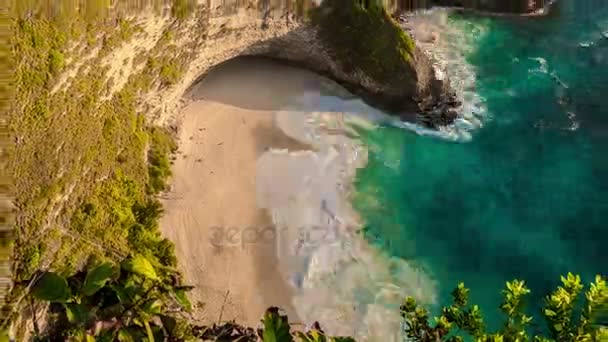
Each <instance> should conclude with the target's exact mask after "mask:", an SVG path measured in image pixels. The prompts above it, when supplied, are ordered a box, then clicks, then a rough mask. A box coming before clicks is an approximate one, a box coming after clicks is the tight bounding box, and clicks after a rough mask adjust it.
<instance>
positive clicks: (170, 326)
mask: <svg viewBox="0 0 608 342" xmlns="http://www.w3.org/2000/svg"><path fill="white" fill-rule="evenodd" d="M160 321H161V322H162V324H163V327H164V328H165V330H167V332H169V335H171V336H172V335H173V334H174V331H175V327H176V326H177V321H176V320H175V318H173V317H171V316H166V315H162V316H160Z"/></svg>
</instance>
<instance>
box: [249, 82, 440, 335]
mask: <svg viewBox="0 0 608 342" xmlns="http://www.w3.org/2000/svg"><path fill="white" fill-rule="evenodd" d="M388 120H391V119H389V117H388V116H387V115H385V114H383V113H382V112H380V111H378V110H376V109H374V108H371V107H369V106H367V105H365V104H364V103H363V102H362V101H361V100H358V99H344V98H339V97H333V96H321V95H320V94H319V93H316V92H308V93H306V94H304V95H303V96H301V97H299V99H298V101H296V102H295V103H294V104H292V105H291V106H289V107H288V108H285V109H284V110H281V111H278V112H277V113H276V117H275V123H276V126H277V127H278V128H279V129H280V130H282V131H283V132H284V133H285V134H286V135H288V136H290V137H292V138H294V139H296V140H299V141H301V142H303V143H305V144H308V145H310V146H311V150H310V151H306V152H289V151H286V150H273V149H270V150H268V151H266V152H265V153H264V154H263V155H261V156H260V158H259V160H258V163H257V179H256V184H257V196H258V205H259V206H260V207H262V208H265V209H267V210H268V211H269V212H270V213H271V216H272V220H273V223H274V224H275V226H276V229H277V232H278V234H277V239H276V244H277V245H276V251H277V256H278V259H279V264H280V269H281V271H282V273H283V274H284V277H285V280H286V281H287V282H289V283H290V284H291V286H292V287H293V290H294V297H293V304H294V307H295V309H296V312H297V314H298V316H299V319H300V320H301V321H302V322H303V323H306V324H311V323H313V322H314V321H319V322H321V323H322V327H323V328H324V329H325V330H326V331H327V332H328V333H330V334H334V335H349V336H354V337H356V338H357V340H360V341H386V342H391V341H401V340H402V339H403V336H402V332H401V328H400V327H401V318H400V316H399V304H400V303H401V300H402V299H403V298H404V297H405V296H407V295H411V296H414V297H416V298H417V299H418V300H419V301H420V302H421V303H423V304H428V305H431V304H434V303H435V301H436V299H435V298H436V284H435V283H434V281H433V280H432V278H431V277H430V276H429V275H427V274H425V273H424V272H423V271H422V270H421V269H419V268H418V267H415V266H412V265H411V264H409V263H408V262H407V261H405V260H402V259H397V258H393V257H389V256H388V255H386V254H385V253H384V252H382V251H380V250H379V249H377V248H376V247H374V246H372V245H370V244H369V243H368V242H367V241H366V240H365V239H364V238H363V236H362V235H361V234H360V233H359V232H358V230H359V229H360V227H361V222H360V220H359V217H358V215H357V213H356V212H355V211H354V210H353V209H352V207H351V204H350V201H349V198H350V194H351V192H352V191H353V190H352V186H351V182H352V180H353V178H354V177H355V175H356V170H357V169H358V168H360V167H363V166H365V164H366V162H367V148H366V146H364V145H363V144H362V143H361V142H360V141H359V140H358V139H357V131H358V130H360V129H375V127H377V126H378V125H380V124H381V123H384V122H386V121H388Z"/></svg>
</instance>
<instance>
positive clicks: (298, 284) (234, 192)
mask: <svg viewBox="0 0 608 342" xmlns="http://www.w3.org/2000/svg"><path fill="white" fill-rule="evenodd" d="M186 99H187V100H188V101H189V104H188V105H187V106H186V107H185V108H184V109H183V111H182V112H181V114H180V117H179V118H178V120H177V122H178V124H179V152H178V154H177V158H176V160H175V163H174V167H173V181H172V184H171V189H170V191H168V192H167V193H166V194H164V200H163V201H164V203H163V204H164V208H165V214H164V217H163V218H162V220H161V228H162V231H163V233H164V235H165V236H166V237H168V238H169V239H171V240H172V241H173V242H174V243H175V246H176V254H177V257H178V264H179V267H180V269H181V271H182V272H183V273H184V276H185V280H186V282H188V283H190V284H192V285H194V286H195V289H194V290H193V291H192V293H191V299H192V301H193V302H194V303H196V304H198V305H197V310H196V312H195V315H196V317H197V318H198V319H199V320H200V321H201V322H207V323H210V322H218V321H229V320H235V321H237V322H239V323H243V324H248V325H253V326H255V325H256V324H257V323H258V322H259V320H260V318H261V316H262V314H263V312H264V310H265V309H266V308H267V307H269V306H272V305H275V306H279V307H281V308H283V309H285V311H286V312H287V314H288V315H289V318H290V322H294V323H301V324H305V325H308V324H312V323H313V322H315V321H319V322H322V324H323V328H324V329H325V331H326V332H328V333H330V334H333V335H346V336H354V337H356V338H357V340H360V341H383V342H391V341H399V340H400V338H401V337H400V330H399V324H400V318H399V312H398V305H396V303H399V301H400V299H401V298H403V297H404V296H405V295H406V294H409V295H415V296H416V297H417V298H418V299H419V300H420V301H421V302H423V303H432V302H434V300H435V285H434V283H433V281H432V280H431V279H429V278H428V276H427V275H425V274H424V273H423V272H420V271H419V270H418V269H417V268H415V267H412V266H410V265H409V264H408V263H407V262H405V261H404V260H400V259H396V258H392V257H390V256H388V255H385V254H383V252H381V251H379V250H378V249H376V248H375V247H374V246H371V245H370V244H369V243H368V242H367V241H366V240H365V239H364V238H362V236H360V234H359V233H358V229H359V228H360V227H361V222H360V219H359V216H358V214H357V213H356V212H355V211H354V210H353V209H352V206H351V195H352V193H353V191H354V189H352V185H351V184H352V180H353V179H354V177H355V175H356V172H357V169H358V168H360V167H364V166H365V165H366V163H367V147H366V146H365V145H364V144H362V143H361V142H360V141H359V139H358V138H357V132H356V130H353V127H354V126H359V127H361V128H363V129H367V130H369V129H374V128H375V127H377V124H378V123H380V122H385V121H388V122H392V121H391V120H395V119H394V118H392V117H388V116H387V115H386V114H383V113H382V112H379V111H378V110H376V109H374V108H372V107H369V106H368V105H366V104H365V103H363V102H362V101H361V100H360V99H357V98H355V97H353V96H352V95H350V94H348V93H347V92H346V91H345V90H344V89H343V88H341V87H340V86H338V85H337V84H335V83H333V82H331V81H329V80H327V79H324V78H322V77H320V76H318V75H316V74H313V73H311V72H308V71H305V70H300V69H295V68H292V67H287V66H282V65H278V64H276V63H274V62H270V61H266V60H260V59H251V58H246V59H238V60H233V61H230V62H227V63H224V64H222V65H220V66H219V67H217V68H216V69H214V70H212V71H211V72H210V73H208V74H207V75H206V76H205V78H204V79H203V81H201V82H199V83H197V84H195V85H194V86H193V87H191V89H190V91H189V92H188V93H187V94H186ZM370 200H373V199H370Z"/></svg>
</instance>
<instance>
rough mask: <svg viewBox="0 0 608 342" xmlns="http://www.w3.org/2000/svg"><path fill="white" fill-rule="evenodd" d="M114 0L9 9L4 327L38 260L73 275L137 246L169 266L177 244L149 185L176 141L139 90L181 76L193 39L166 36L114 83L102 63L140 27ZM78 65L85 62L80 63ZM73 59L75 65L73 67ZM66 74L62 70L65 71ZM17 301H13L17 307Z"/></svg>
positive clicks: (165, 171) (155, 182)
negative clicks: (164, 227) (9, 238)
mask: <svg viewBox="0 0 608 342" xmlns="http://www.w3.org/2000/svg"><path fill="white" fill-rule="evenodd" d="M109 4H110V2H109V1H87V2H86V4H85V5H84V6H80V7H78V6H77V4H76V2H75V0H74V1H72V0H64V1H57V2H37V1H33V0H32V1H24V2H16V3H15V6H13V7H12V12H11V15H12V19H13V20H12V22H11V41H10V43H11V49H12V54H13V56H18V58H16V59H15V66H14V74H13V75H12V77H13V78H12V81H13V82H12V83H13V84H14V88H15V89H14V91H15V96H14V98H13V101H12V102H11V106H10V108H9V111H8V115H9V119H10V120H8V121H9V124H10V127H9V128H10V130H11V132H12V133H13V134H14V135H13V137H12V138H11V140H12V141H13V142H16V143H15V144H14V145H13V144H12V146H11V149H10V150H9V151H8V153H9V154H10V159H9V160H10V165H9V167H8V171H9V172H10V175H11V176H12V178H13V180H14V195H15V204H16V206H17V216H16V222H15V223H16V224H15V229H16V233H17V234H16V237H17V239H16V241H15V244H14V249H13V253H12V261H13V265H14V270H15V272H14V275H13V278H14V280H15V286H14V288H13V290H12V293H11V294H10V296H9V297H8V298H7V301H8V303H7V304H8V305H6V306H5V307H4V308H3V310H5V312H6V313H7V314H6V315H4V314H3V315H2V316H3V317H2V319H1V320H0V324H1V325H0V327H2V326H6V323H7V321H6V319H7V318H8V319H11V320H12V319H14V318H15V317H16V314H17V312H18V311H19V310H20V308H19V305H23V303H22V301H21V299H22V298H23V295H24V294H25V293H27V290H28V287H27V285H28V281H29V280H30V279H32V277H33V276H34V275H35V274H37V273H38V270H39V269H40V268H43V269H47V268H50V269H51V270H53V272H55V273H56V274H58V275H61V276H69V275H72V274H74V273H75V272H78V271H79V270H82V269H83V267H85V266H86V260H88V259H89V258H90V257H96V258H104V259H107V260H109V261H114V262H117V261H119V260H121V259H122V258H124V257H125V256H127V255H130V254H132V253H138V254H140V255H144V256H145V257H146V258H148V259H149V260H151V261H152V262H154V263H155V264H158V265H162V266H163V267H172V266H175V264H176V260H175V254H174V250H173V245H172V244H171V243H170V242H169V241H167V240H166V239H163V238H162V237H161V235H160V232H159V229H158V217H159V216H160V214H161V211H162V210H161V206H160V203H159V202H158V201H157V200H156V198H155V197H156V195H157V194H158V193H159V192H160V191H162V190H163V189H164V187H165V185H164V184H165V182H166V180H167V177H169V176H170V164H171V162H170V159H169V155H170V153H172V151H174V149H175V148H176V145H175V143H174V141H173V137H172V135H171V134H170V133H169V132H168V131H166V130H165V129H163V128H160V127H154V126H150V125H149V124H148V123H147V122H146V116H147V114H149V113H147V112H146V108H145V107H144V106H142V104H141V98H142V96H143V95H145V94H147V93H148V92H150V91H154V90H158V89H160V88H162V87H167V86H169V85H172V84H174V83H175V82H177V81H178V80H179V78H180V77H181V75H182V73H183V71H184V70H185V68H186V67H187V63H188V62H189V60H190V59H191V58H190V53H191V50H192V48H193V46H194V45H195V44H186V46H184V47H180V48H179V49H178V48H177V47H176V46H175V45H172V41H171V36H175V35H171V34H168V33H170V32H179V29H178V27H177V23H176V22H174V23H170V24H169V25H168V27H167V28H166V31H165V34H163V39H161V40H160V41H159V42H157V44H156V46H154V47H153V48H152V49H151V50H150V51H149V52H147V53H146V54H145V55H140V56H138V60H137V61H134V66H138V65H139V66H142V67H143V68H141V72H139V73H135V74H133V75H131V76H130V78H129V79H128V80H127V82H126V84H124V86H122V88H120V89H118V90H117V91H114V92H113V93H111V92H110V91H111V90H112V87H109V86H108V84H110V83H111V81H110V77H109V75H108V70H109V69H110V68H109V66H106V65H105V64H107V63H105V62H106V60H107V58H108V57H109V56H110V54H111V53H112V52H113V51H114V50H115V49H116V48H118V47H120V46H122V45H123V44H125V43H128V42H129V41H130V40H132V39H134V38H135V37H137V36H138V35H139V34H141V33H142V28H141V27H139V26H138V25H136V24H135V21H134V20H133V19H130V16H129V15H128V13H129V11H133V10H134V8H132V7H133V6H131V5H128V4H126V3H125V4H121V3H117V4H114V5H113V6H114V7H113V9H112V11H109V10H108V8H109ZM79 65H80V66H79ZM78 66H79V67H78ZM68 71H69V73H70V74H71V78H66V77H65V76H66V74H68ZM13 304H17V305H13Z"/></svg>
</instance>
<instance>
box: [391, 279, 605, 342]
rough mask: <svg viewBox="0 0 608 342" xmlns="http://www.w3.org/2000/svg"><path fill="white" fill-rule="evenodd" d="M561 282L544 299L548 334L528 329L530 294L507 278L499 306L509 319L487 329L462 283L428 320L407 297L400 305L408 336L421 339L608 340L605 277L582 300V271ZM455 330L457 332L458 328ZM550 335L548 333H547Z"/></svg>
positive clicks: (481, 341) (428, 341)
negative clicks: (492, 329)
mask: <svg viewBox="0 0 608 342" xmlns="http://www.w3.org/2000/svg"><path fill="white" fill-rule="evenodd" d="M561 281H562V286H559V287H558V288H557V289H556V290H555V291H554V292H552V293H551V294H550V295H549V296H547V298H546V299H545V306H544V308H543V310H542V315H543V316H544V318H545V321H546V323H547V327H548V334H542V333H540V332H538V330H539V329H535V331H536V332H537V333H535V334H534V335H532V334H531V333H530V330H531V323H532V317H531V316H528V315H526V314H525V312H524V308H525V305H524V304H525V296H526V295H528V294H529V293H530V290H529V289H528V288H527V287H526V285H525V282H523V281H520V280H514V281H511V282H507V284H506V289H505V290H503V291H502V294H503V302H502V303H501V304H500V310H501V311H502V312H503V313H504V314H505V315H506V317H507V319H506V322H505V323H504V325H503V328H502V329H500V330H499V331H497V332H488V331H486V329H485V326H484V320H483V316H482V313H481V311H480V310H479V307H478V306H477V305H472V306H470V305H468V297H469V290H468V289H467V288H466V287H465V286H464V284H462V283H461V284H459V285H458V287H457V288H456V289H454V291H453V292H452V296H453V300H454V303H453V304H452V305H450V306H447V307H444V308H443V309H442V310H441V315H440V316H439V317H435V318H434V322H433V324H431V322H429V313H428V311H427V310H425V309H424V308H422V307H420V306H418V305H417V304H416V300H414V298H411V297H408V298H406V300H405V301H404V304H403V305H402V306H401V316H402V317H403V319H404V320H405V323H406V329H405V333H406V335H407V336H408V337H409V338H411V339H412V340H413V341H418V342H440V341H445V342H462V341H465V339H469V340H470V339H473V340H475V341H478V342H527V341H534V342H575V341H576V342H604V341H608V320H607V319H608V286H607V285H606V279H605V278H602V277H601V276H599V275H598V276H597V277H596V279H595V282H593V283H591V285H590V286H589V289H588V290H587V291H586V292H585V299H584V302H581V301H580V300H579V299H580V298H579V297H580V294H581V292H582V290H583V288H584V286H583V284H581V278H580V276H578V275H576V276H575V275H573V274H568V276H567V277H562V279H561ZM455 329H456V330H455ZM547 335H548V336H547Z"/></svg>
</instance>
